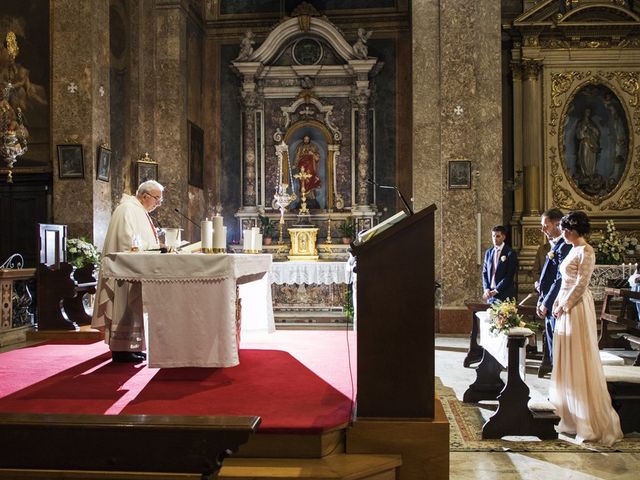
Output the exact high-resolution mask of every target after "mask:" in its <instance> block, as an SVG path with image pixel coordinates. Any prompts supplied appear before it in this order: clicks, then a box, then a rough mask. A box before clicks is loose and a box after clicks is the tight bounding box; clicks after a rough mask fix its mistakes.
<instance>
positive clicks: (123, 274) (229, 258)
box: [100, 253, 271, 283]
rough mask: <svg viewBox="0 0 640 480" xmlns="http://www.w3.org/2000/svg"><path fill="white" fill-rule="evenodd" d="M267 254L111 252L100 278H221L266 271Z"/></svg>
mask: <svg viewBox="0 0 640 480" xmlns="http://www.w3.org/2000/svg"><path fill="white" fill-rule="evenodd" d="M270 265H271V255H264V254H262V255H246V254H224V255H207V254H201V253H182V254H171V253H164V254H163V253H111V254H108V255H106V256H105V257H104V258H103V259H102V263H101V266H100V273H101V275H102V277H103V278H109V279H115V280H128V281H139V282H153V283H171V282H173V283H187V282H203V281H223V280H225V279H229V278H232V279H234V280H237V279H239V278H241V277H248V276H252V275H259V274H263V273H265V272H268V271H269V267H270Z"/></svg>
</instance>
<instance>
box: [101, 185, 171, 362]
mask: <svg viewBox="0 0 640 480" xmlns="http://www.w3.org/2000/svg"><path fill="white" fill-rule="evenodd" d="M163 190H164V187H163V186H162V185H160V184H159V183H158V182H156V181H155V180H147V181H146V182H143V183H141V184H140V186H139V187H138V190H137V191H136V195H135V196H131V195H127V194H125V195H123V196H122V200H121V201H120V204H119V205H118V207H117V208H116V209H115V210H114V212H113V215H112V216H111V221H110V222H109V228H108V229H107V235H106V238H105V241H104V247H103V249H102V255H103V256H105V255H107V254H109V253H117V252H128V251H131V250H149V249H154V248H158V247H160V243H159V241H158V234H157V231H156V228H155V226H154V225H153V221H152V220H151V217H150V216H149V213H150V212H152V211H154V210H155V209H156V208H158V207H159V206H160V205H161V204H162V192H163ZM111 300H112V301H111ZM91 325H92V326H93V327H94V328H104V330H105V338H104V341H105V343H107V344H108V345H109V348H110V349H111V357H112V359H113V361H114V362H132V363H138V362H142V361H143V360H144V359H145V358H146V356H145V354H144V353H143V352H142V350H144V349H145V340H144V322H143V317H142V289H141V286H140V283H129V282H123V281H116V280H103V279H102V278H101V277H100V278H98V285H97V289H96V303H95V306H94V312H93V320H92V322H91Z"/></svg>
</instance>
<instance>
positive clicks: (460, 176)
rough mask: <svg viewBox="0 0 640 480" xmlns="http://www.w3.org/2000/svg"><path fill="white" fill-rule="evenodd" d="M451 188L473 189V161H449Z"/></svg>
mask: <svg viewBox="0 0 640 480" xmlns="http://www.w3.org/2000/svg"><path fill="white" fill-rule="evenodd" d="M448 178H449V182H448V183H449V188H451V189H456V188H471V161H470V160H449V175H448Z"/></svg>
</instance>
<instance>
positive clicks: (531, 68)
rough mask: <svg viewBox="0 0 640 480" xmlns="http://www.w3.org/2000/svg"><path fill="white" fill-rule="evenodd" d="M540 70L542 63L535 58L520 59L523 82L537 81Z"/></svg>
mask: <svg viewBox="0 0 640 480" xmlns="http://www.w3.org/2000/svg"><path fill="white" fill-rule="evenodd" d="M541 70H542V61H541V60H539V59H536V58H523V59H522V73H523V75H524V78H525V80H538V76H539V75H540V72H541Z"/></svg>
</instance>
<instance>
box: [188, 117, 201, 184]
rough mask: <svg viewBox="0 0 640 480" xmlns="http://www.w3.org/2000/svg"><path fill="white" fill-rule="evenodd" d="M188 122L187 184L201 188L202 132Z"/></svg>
mask: <svg viewBox="0 0 640 480" xmlns="http://www.w3.org/2000/svg"><path fill="white" fill-rule="evenodd" d="M188 124H189V184H190V185H193V186H194V187H199V188H202V185H203V178H204V132H203V131H202V129H201V128H200V127H198V126H197V125H196V124H194V123H191V122H188Z"/></svg>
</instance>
